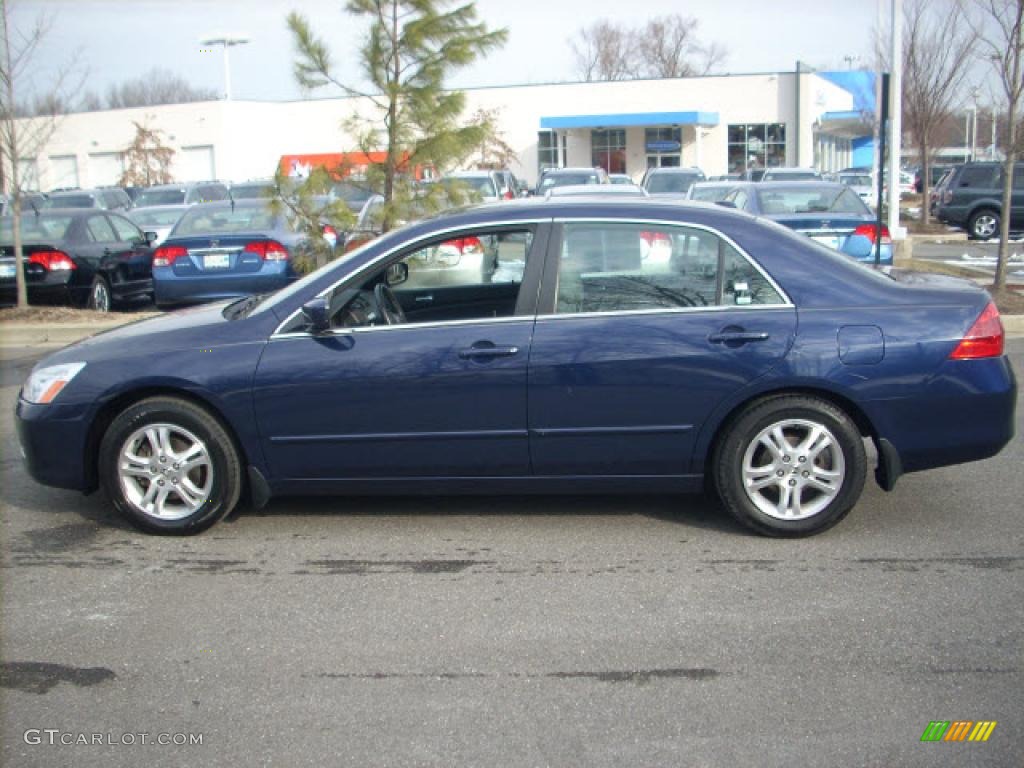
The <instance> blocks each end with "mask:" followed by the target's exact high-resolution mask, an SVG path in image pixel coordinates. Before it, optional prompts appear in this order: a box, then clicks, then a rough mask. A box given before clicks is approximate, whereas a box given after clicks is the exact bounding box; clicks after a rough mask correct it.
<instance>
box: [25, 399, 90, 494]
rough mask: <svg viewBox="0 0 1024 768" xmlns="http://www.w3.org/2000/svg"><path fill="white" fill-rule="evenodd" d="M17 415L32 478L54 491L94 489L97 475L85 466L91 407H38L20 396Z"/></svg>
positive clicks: (27, 464) (26, 465) (52, 404)
mask: <svg viewBox="0 0 1024 768" xmlns="http://www.w3.org/2000/svg"><path fill="white" fill-rule="evenodd" d="M14 416H15V418H14V422H15V427H16V429H17V432H18V442H19V443H20V445H21V453H22V456H23V458H24V461H25V468H26V469H27V470H28V473H29V475H31V476H32V479H34V480H35V481H36V482H39V483H42V484H43V485H51V486H54V487H55V488H70V489H72V490H76V491H90V490H92V489H93V487H94V486H95V480H94V473H93V472H91V471H89V469H88V468H87V467H86V465H85V455H86V441H87V439H88V433H89V423H90V421H91V419H90V412H89V406H88V405H57V404H54V403H50V404H49V405H37V404H33V403H29V402H26V401H25V400H23V399H22V398H20V397H19V398H18V405H17V407H16V408H15V412H14ZM91 458H95V457H91Z"/></svg>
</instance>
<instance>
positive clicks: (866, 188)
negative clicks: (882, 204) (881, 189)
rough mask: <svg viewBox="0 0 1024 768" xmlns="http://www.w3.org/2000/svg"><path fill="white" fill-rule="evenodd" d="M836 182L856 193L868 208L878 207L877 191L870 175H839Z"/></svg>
mask: <svg viewBox="0 0 1024 768" xmlns="http://www.w3.org/2000/svg"><path fill="white" fill-rule="evenodd" d="M838 181H839V183H840V184H845V185H846V186H848V187H849V188H850V189H852V190H853V191H854V192H856V193H857V197H859V198H860V199H861V200H863V201H864V204H865V205H866V206H868V207H869V208H876V207H877V206H878V189H877V187H876V186H875V181H874V179H873V178H872V176H871V174H870V173H840V174H839V179H838Z"/></svg>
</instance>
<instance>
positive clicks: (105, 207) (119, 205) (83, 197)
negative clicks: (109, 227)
mask: <svg viewBox="0 0 1024 768" xmlns="http://www.w3.org/2000/svg"><path fill="white" fill-rule="evenodd" d="M131 207H132V201H131V198H129V197H128V194H127V193H126V192H125V191H124V190H123V189H121V188H120V187H103V188H99V189H74V190H67V191H64V192H51V193H50V194H49V195H48V196H47V198H46V202H44V203H43V205H42V208H43V209H46V210H49V209H50V208H97V209H99V210H102V211H127V210H128V209H129V208H131Z"/></svg>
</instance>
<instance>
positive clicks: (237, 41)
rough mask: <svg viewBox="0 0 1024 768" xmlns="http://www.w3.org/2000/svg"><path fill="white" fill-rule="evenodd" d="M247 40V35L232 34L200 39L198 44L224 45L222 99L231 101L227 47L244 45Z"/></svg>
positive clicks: (229, 64)
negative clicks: (237, 35)
mask: <svg viewBox="0 0 1024 768" xmlns="http://www.w3.org/2000/svg"><path fill="white" fill-rule="evenodd" d="M248 42H249V38H247V37H236V36H232V35H221V36H220V37H208V38H206V39H205V40H200V41H199V44H200V45H220V46H223V47H224V100H225V101H231V62H230V61H229V60H228V49H229V48H231V47H232V46H234V45H245V44H246V43H248Z"/></svg>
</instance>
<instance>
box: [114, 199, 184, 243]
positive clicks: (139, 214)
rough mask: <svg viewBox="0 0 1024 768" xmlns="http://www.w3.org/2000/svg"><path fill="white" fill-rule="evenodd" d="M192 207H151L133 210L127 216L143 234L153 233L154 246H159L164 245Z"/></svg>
mask: <svg viewBox="0 0 1024 768" xmlns="http://www.w3.org/2000/svg"><path fill="white" fill-rule="evenodd" d="M191 207H192V206H190V205H150V206H147V207H146V208H133V209H132V210H130V211H128V213H127V214H126V215H127V216H128V218H129V219H131V220H132V221H134V222H135V223H136V224H137V225H138V227H139V229H141V230H142V231H143V232H153V233H154V234H155V235H156V238H155V239H154V240H153V243H152V245H154V246H157V245H161V244H163V242H164V240H166V239H167V236H168V235H169V234H170V233H171V230H172V229H173V228H174V225H175V224H177V223H178V221H179V220H180V219H181V217H182V216H183V215H184V214H185V211H187V210H188V209H189V208H191Z"/></svg>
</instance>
